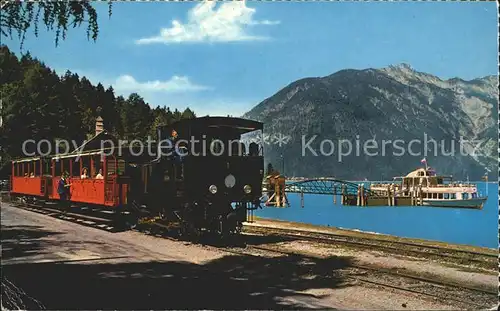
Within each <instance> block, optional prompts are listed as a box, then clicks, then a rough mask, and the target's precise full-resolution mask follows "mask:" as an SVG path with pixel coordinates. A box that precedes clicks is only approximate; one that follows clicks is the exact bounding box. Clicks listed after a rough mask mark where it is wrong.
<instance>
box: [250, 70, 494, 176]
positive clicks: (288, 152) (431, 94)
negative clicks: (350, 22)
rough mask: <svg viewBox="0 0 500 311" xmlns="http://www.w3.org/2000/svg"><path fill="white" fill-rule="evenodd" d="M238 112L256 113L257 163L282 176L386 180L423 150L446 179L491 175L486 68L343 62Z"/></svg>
mask: <svg viewBox="0 0 500 311" xmlns="http://www.w3.org/2000/svg"><path fill="white" fill-rule="evenodd" d="M243 117H244V118H248V119H253V120H258V121H261V122H264V137H267V138H268V139H267V140H264V141H265V142H266V143H265V144H264V152H265V159H266V163H272V164H273V166H274V167H275V168H277V169H278V170H281V171H283V170H284V174H285V175H286V176H304V177H318V176H333V177H336V178H339V179H351V180H360V179H365V178H366V179H369V180H387V179H391V178H392V177H393V176H402V175H405V174H406V173H408V172H409V171H412V170H414V169H416V168H417V167H421V166H422V165H423V164H422V163H421V160H422V159H423V158H425V159H426V161H427V165H429V166H431V167H433V168H434V169H435V170H436V171H437V172H438V173H439V174H443V175H452V176H453V177H454V179H459V180H465V179H467V178H470V179H471V180H479V179H480V178H481V177H482V176H483V175H484V174H485V173H488V171H489V172H490V173H489V176H490V178H492V177H494V178H496V174H497V173H496V171H497V165H498V150H497V148H498V130H497V124H498V80H497V77H496V76H486V77H482V78H477V79H474V80H470V81H466V80H463V79H460V78H453V79H448V80H443V79H440V78H439V77H437V76H435V75H432V74H429V73H425V72H419V71H417V70H415V69H413V68H412V67H411V66H410V65H408V64H398V65H391V66H388V67H386V68H380V69H374V68H369V69H364V70H354V69H345V70H341V71H338V72H336V73H334V74H332V75H329V76H326V77H312V78H304V79H300V80H298V81H295V82H292V83H290V84H289V85H288V86H286V87H284V88H283V89H281V90H279V91H278V92H277V93H276V94H274V95H273V96H271V97H269V98H267V99H265V100H264V101H262V102H261V103H259V104H258V105H257V106H255V107H254V108H253V109H251V110H250V111H249V112H247V113H246V114H244V116H243ZM432 140H434V141H435V143H433V142H432ZM412 141H413V143H412ZM426 142H427V143H426ZM349 145H351V150H352V151H351V152H350V153H349V154H348V151H349ZM426 145H427V148H425V146H426ZM358 146H359V147H358ZM366 146H368V148H367V147H366ZM370 146H371V147H370ZM332 148H333V149H332ZM453 148H454V149H453ZM426 149H427V150H426ZM341 152H342V156H340V155H341Z"/></svg>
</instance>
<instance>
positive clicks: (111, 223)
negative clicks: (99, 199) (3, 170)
mask: <svg viewBox="0 0 500 311" xmlns="http://www.w3.org/2000/svg"><path fill="white" fill-rule="evenodd" d="M10 204H11V205H12V206H15V207H17V208H20V209H24V210H27V211H31V212H35V213H38V214H43V215H47V216H51V217H54V218H57V219H61V220H65V221H70V222H74V223H77V224H80V225H84V226H88V227H93V228H97V229H101V230H105V231H109V232H118V231H122V230H124V229H127V228H126V227H124V226H123V225H122V224H120V223H117V222H116V220H115V219H113V214H112V213H109V212H107V211H101V212H102V214H104V215H102V216H103V217H96V216H91V215H89V214H92V213H95V212H96V211H97V210H96V209H94V208H89V207H82V208H73V209H72V211H71V212H69V211H68V212H66V211H62V210H61V209H59V208H58V206H57V204H50V205H48V206H46V205H45V204H34V203H19V202H10Z"/></svg>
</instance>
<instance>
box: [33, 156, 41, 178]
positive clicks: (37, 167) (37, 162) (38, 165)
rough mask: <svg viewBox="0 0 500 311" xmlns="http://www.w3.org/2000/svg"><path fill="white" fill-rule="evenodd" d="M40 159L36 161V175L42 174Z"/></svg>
mask: <svg viewBox="0 0 500 311" xmlns="http://www.w3.org/2000/svg"><path fill="white" fill-rule="evenodd" d="M40 161H41V160H37V161H35V163H34V164H35V171H34V173H35V174H34V175H35V176H40Z"/></svg>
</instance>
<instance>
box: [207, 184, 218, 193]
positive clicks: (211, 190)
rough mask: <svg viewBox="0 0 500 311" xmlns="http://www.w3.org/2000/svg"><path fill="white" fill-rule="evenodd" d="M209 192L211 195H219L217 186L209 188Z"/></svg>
mask: <svg viewBox="0 0 500 311" xmlns="http://www.w3.org/2000/svg"><path fill="white" fill-rule="evenodd" d="M208 191H210V193H211V194H216V193H217V186H216V185H211V186H210V187H208Z"/></svg>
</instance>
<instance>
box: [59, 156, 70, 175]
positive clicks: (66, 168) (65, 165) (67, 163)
mask: <svg viewBox="0 0 500 311" xmlns="http://www.w3.org/2000/svg"><path fill="white" fill-rule="evenodd" d="M60 161H61V162H62V172H63V173H66V174H71V168H70V163H71V159H68V158H65V159H61V160H60Z"/></svg>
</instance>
